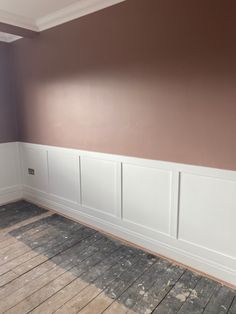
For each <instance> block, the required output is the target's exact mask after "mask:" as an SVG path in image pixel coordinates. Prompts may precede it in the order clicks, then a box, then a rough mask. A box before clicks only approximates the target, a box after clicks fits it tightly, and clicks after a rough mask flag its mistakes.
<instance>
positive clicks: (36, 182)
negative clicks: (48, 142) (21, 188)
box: [21, 147, 48, 192]
mask: <svg viewBox="0 0 236 314" xmlns="http://www.w3.org/2000/svg"><path fill="white" fill-rule="evenodd" d="M21 152H22V173H23V183H24V184H25V185H28V186H31V187H33V188H36V189H38V190H40V191H46V192H47V191H48V165H47V150H42V149H37V148H33V147H32V148H24V149H22V150H21ZM29 168H30V169H34V171H35V173H34V175H30V174H29V173H28V169H29Z"/></svg>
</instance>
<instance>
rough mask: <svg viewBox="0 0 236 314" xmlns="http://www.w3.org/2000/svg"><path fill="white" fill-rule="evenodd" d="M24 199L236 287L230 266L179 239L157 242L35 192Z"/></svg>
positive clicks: (235, 273) (28, 193)
mask: <svg viewBox="0 0 236 314" xmlns="http://www.w3.org/2000/svg"><path fill="white" fill-rule="evenodd" d="M24 198H25V199H26V200H28V201H30V202H33V203H35V204H38V205H40V206H43V207H47V208H51V209H52V210H54V211H57V212H58V213H61V214H63V215H66V216H68V217H71V218H73V219H75V220H77V221H79V222H82V223H85V224H88V225H91V226H92V227H94V228H95V229H101V230H104V231H105V232H107V233H110V234H113V235H115V236H117V237H119V238H121V239H124V240H126V241H129V242H131V243H134V244H136V245H139V246H141V247H144V248H145V249H147V250H151V251H153V252H156V253H158V254H160V255H163V256H166V257H168V258H171V259H173V260H176V261H178V262H179V263H182V264H185V265H188V266H191V267H192V268H195V269H197V270H199V271H201V272H204V273H207V274H209V275H211V276H213V277H215V278H218V279H220V280H223V281H226V282H228V283H230V284H233V285H236V270H235V269H231V268H229V267H225V266H224V265H223V264H219V263H216V262H213V261H212V260H209V259H207V258H204V257H200V256H199V255H197V254H196V255H195V254H192V253H190V251H188V250H187V247H186V249H183V248H179V247H178V246H177V245H176V240H174V239H173V240H171V242H170V243H165V242H163V241H159V240H154V239H153V238H151V237H148V236H145V235H143V234H140V233H138V232H136V231H134V230H131V229H129V228H128V227H127V225H126V224H125V223H122V222H121V221H119V220H117V221H113V222H111V221H109V220H108V219H107V220H105V219H102V218H100V217H95V216H92V215H89V214H87V213H86V212H84V210H83V209H82V208H76V209H75V208H73V207H72V206H70V205H69V204H68V205H69V206H68V205H65V204H61V203H60V201H59V202H58V201H57V200H55V199H54V200H52V199H50V196H48V197H47V198H45V197H41V196H39V194H38V195H37V193H34V192H33V191H31V192H29V191H27V192H26V191H25V192H24Z"/></svg>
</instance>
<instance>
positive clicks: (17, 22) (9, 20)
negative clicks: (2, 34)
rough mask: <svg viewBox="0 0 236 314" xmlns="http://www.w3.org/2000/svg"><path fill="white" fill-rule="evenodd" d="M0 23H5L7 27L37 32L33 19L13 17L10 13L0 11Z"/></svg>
mask: <svg viewBox="0 0 236 314" xmlns="http://www.w3.org/2000/svg"><path fill="white" fill-rule="evenodd" d="M0 22H2V23H6V24H9V25H14V26H17V27H22V28H26V29H29V30H31V31H36V32H37V31H39V29H38V27H37V25H36V23H35V21H34V20H33V19H30V18H27V17H24V16H20V15H15V14H12V13H8V12H6V11H3V10H0Z"/></svg>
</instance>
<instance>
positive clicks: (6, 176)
mask: <svg viewBox="0 0 236 314" xmlns="http://www.w3.org/2000/svg"><path fill="white" fill-rule="evenodd" d="M20 197H22V193H21V176H20V159H19V146H18V143H4V144H0V204H4V203H7V202H10V201H14V200H16V199H19V198H20Z"/></svg>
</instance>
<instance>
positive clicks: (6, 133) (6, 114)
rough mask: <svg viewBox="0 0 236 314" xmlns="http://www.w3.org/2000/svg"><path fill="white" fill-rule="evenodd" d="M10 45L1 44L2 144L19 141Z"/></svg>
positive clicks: (0, 102) (0, 104) (0, 97)
mask: <svg viewBox="0 0 236 314" xmlns="http://www.w3.org/2000/svg"><path fill="white" fill-rule="evenodd" d="M12 74H13V73H12V68H11V60H10V50H9V45H7V44H5V43H1V42H0V143H6V142H12V141H16V140H17V128H16V110H15V103H14V99H13V95H14V91H13V89H14V86H13V80H12V79H13V77H12Z"/></svg>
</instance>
